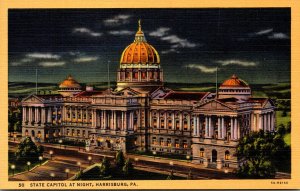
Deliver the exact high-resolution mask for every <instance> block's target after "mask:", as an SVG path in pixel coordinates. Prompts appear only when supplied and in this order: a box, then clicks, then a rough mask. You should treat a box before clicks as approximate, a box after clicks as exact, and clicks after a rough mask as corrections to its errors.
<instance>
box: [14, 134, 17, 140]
mask: <svg viewBox="0 0 300 191" xmlns="http://www.w3.org/2000/svg"><path fill="white" fill-rule="evenodd" d="M16 137H17V135H16V134H15V133H14V142H16Z"/></svg>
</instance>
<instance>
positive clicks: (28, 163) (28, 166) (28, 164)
mask: <svg viewBox="0 0 300 191" xmlns="http://www.w3.org/2000/svg"><path fill="white" fill-rule="evenodd" d="M30 165H31V163H30V161H28V162H27V171H28V172H29V168H30Z"/></svg>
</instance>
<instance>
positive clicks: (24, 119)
mask: <svg viewBox="0 0 300 191" xmlns="http://www.w3.org/2000/svg"><path fill="white" fill-rule="evenodd" d="M25 121H26V108H25V107H24V106H23V108H22V122H23V123H25Z"/></svg>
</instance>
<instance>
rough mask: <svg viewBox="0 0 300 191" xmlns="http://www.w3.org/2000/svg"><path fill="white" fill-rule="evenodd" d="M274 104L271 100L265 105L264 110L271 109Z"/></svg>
mask: <svg viewBox="0 0 300 191" xmlns="http://www.w3.org/2000/svg"><path fill="white" fill-rule="evenodd" d="M273 106H274V104H273V102H272V101H271V100H267V101H266V102H265V103H264V105H263V108H270V107H273Z"/></svg>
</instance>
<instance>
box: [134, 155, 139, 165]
mask: <svg viewBox="0 0 300 191" xmlns="http://www.w3.org/2000/svg"><path fill="white" fill-rule="evenodd" d="M134 161H135V165H137V164H138V162H139V158H137V157H136V158H134Z"/></svg>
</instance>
